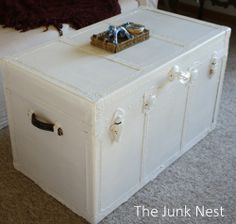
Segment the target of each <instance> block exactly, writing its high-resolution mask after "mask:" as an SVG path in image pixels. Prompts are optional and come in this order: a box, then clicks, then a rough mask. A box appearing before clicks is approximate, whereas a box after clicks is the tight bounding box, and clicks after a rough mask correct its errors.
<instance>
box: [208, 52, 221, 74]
mask: <svg viewBox="0 0 236 224" xmlns="http://www.w3.org/2000/svg"><path fill="white" fill-rule="evenodd" d="M218 61H219V57H218V55H217V53H214V54H213V56H212V58H211V62H210V66H209V78H212V76H214V75H215V74H216V73H217V70H218Z"/></svg>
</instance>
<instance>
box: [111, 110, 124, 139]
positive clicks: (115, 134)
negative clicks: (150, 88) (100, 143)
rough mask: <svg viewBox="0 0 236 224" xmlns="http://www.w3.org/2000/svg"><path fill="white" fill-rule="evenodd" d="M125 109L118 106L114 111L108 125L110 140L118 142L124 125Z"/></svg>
mask: <svg viewBox="0 0 236 224" xmlns="http://www.w3.org/2000/svg"><path fill="white" fill-rule="evenodd" d="M124 116H125V111H124V110H123V109H122V108H118V109H117V110H116V112H115V113H114V116H113V119H112V125H111V126H110V134H111V140H112V142H119V140H120V136H121V132H122V128H123V125H124Z"/></svg>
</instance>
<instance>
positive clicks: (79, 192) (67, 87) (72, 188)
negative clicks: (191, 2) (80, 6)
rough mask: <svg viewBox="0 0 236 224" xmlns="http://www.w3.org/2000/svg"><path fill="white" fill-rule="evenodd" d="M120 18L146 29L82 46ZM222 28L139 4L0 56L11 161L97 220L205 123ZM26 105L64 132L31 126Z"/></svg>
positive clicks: (209, 124)
mask: <svg viewBox="0 0 236 224" xmlns="http://www.w3.org/2000/svg"><path fill="white" fill-rule="evenodd" d="M124 21H134V22H138V23H143V24H145V25H146V26H147V27H148V28H149V29H150V31H151V37H150V39H149V40H147V41H146V42H143V43H140V44H139V45H136V46H133V47H131V48H129V49H126V50H124V51H122V52H120V53H118V54H111V53H108V52H105V51H103V50H101V49H98V48H95V47H93V46H90V44H89V41H90V40H89V37H90V36H91V35H92V34H93V33H94V31H95V30H96V32H100V31H103V30H104V27H107V25H108V24H114V23H119V24H120V23H123V22H124ZM229 34H230V29H228V28H226V27H221V26H217V25H214V24H210V23H205V22H201V21H197V20H193V19H189V18H186V17H183V16H177V15H174V14H170V13H166V12H162V11H160V10H150V9H144V8H140V9H138V10H136V11H133V12H130V13H127V14H124V15H120V16H116V17H114V18H111V19H109V20H106V21H103V22H100V23H98V24H96V25H93V26H90V27H87V28H84V29H81V30H80V31H78V32H76V33H75V34H73V35H68V36H67V37H65V38H62V39H61V40H59V41H55V42H53V43H49V44H47V45H45V46H41V47H38V48H35V49H34V50H31V51H28V52H25V53H24V54H20V55H18V56H17V57H15V58H11V59H10V58H8V59H5V60H4V61H3V63H2V64H3V68H4V71H5V72H4V78H5V92H6V98H7V105H8V114H9V118H10V132H11V140H12V146H13V155H14V165H15V167H16V168H17V169H18V170H20V171H22V172H23V173H24V174H26V175H27V176H29V177H30V178H31V179H33V180H34V181H35V182H36V183H37V184H38V185H39V186H41V187H42V188H43V189H44V190H45V191H47V192H48V193H49V194H51V195H53V196H54V197H55V198H57V199H58V200H59V201H61V202H62V203H63V204H65V205H66V206H67V207H69V208H70V209H72V210H73V211H74V212H76V213H77V214H79V215H81V216H83V217H84V218H86V219H87V220H88V221H90V222H91V223H97V222H99V221H100V220H101V219H103V218H104V217H105V216H106V215H107V214H109V213H110V212H111V211H113V210H114V209H115V208H117V207H118V206H119V205H120V204H121V203H122V202H124V201H126V200H127V199H128V198H129V197H130V196H131V195H132V194H134V193H135V192H136V191H137V190H139V189H140V188H141V187H142V186H144V185H145V184H146V183H147V182H148V181H150V180H151V179H152V178H154V177H156V175H157V174H158V173H160V171H161V170H163V169H164V168H165V167H166V166H168V165H169V164H170V163H171V162H173V161H174V160H175V159H176V158H178V157H179V156H181V155H182V154H183V153H184V152H185V151H186V150H188V149H190V147H192V146H193V145H194V144H196V143H197V142H198V141H199V140H200V139H202V138H203V137H204V136H205V135H206V134H207V133H208V132H209V131H210V130H212V128H213V127H214V125H215V121H216V116H217V112H218V107H219V99H220V93H221V89H222V81H223V76H224V68H225V61H226V58H227V50H228V41H229ZM216 52H217V55H218V56H217V63H218V66H217V69H215V70H214V75H212V76H210V75H209V74H210V73H209V71H210V66H211V64H212V57H215V55H216ZM177 66H178V67H177ZM173 68H178V69H177V70H176V69H174V71H175V72H174V75H170V74H172V72H173ZM170 77H171V78H170ZM32 111H33V112H35V113H36V114H37V115H38V116H41V117H42V118H44V119H47V120H49V121H51V122H54V123H56V124H57V125H58V126H60V127H62V129H63V131H64V135H63V136H57V135H56V133H50V132H45V131H42V130H39V129H37V128H35V127H33V126H32V125H31V121H30V118H29V113H32ZM121 112H122V113H121ZM116 123H117V124H118V125H122V126H119V127H113V126H112V125H114V124H116ZM111 127H113V128H111Z"/></svg>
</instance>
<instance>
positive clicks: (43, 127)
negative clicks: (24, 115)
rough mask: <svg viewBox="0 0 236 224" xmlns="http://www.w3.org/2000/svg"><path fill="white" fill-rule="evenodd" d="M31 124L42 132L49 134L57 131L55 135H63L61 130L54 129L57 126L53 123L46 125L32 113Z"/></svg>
mask: <svg viewBox="0 0 236 224" xmlns="http://www.w3.org/2000/svg"><path fill="white" fill-rule="evenodd" d="M31 124H32V125H33V126H34V127H36V128H38V129H41V130H44V131H49V132H54V131H57V134H58V135H59V136H62V135H63V130H62V128H60V127H59V128H58V127H56V126H57V125H56V124H53V123H46V122H43V121H41V119H39V118H38V117H37V116H36V114H35V113H32V114H31Z"/></svg>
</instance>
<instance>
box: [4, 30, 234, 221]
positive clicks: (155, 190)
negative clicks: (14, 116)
mask: <svg viewBox="0 0 236 224" xmlns="http://www.w3.org/2000/svg"><path fill="white" fill-rule="evenodd" d="M138 205H144V206H145V207H148V208H157V209H159V210H160V211H163V207H164V206H165V205H167V206H168V207H170V208H179V207H183V206H184V205H187V207H188V208H191V209H194V208H195V206H205V207H206V208H220V206H222V207H223V208H224V212H223V215H224V217H223V218H200V217H191V218H180V217H178V218H166V217H159V218H150V217H145V218H141V217H137V216H136V209H135V207H134V206H138ZM81 223H86V221H84V220H82V219H81V218H80V217H78V216H77V215H75V214H74V213H72V212H71V211H70V210H69V209H67V208H65V207H64V206H63V205H61V204H60V203H59V202H57V201H56V200H55V199H53V198H52V197H51V196H49V195H47V194H46V193H44V192H43V191H42V190H41V189H40V188H39V187H38V186H37V185H35V184H34V183H33V182H32V181H31V180H29V179H28V178H26V177H25V176H24V175H22V174H21V173H19V172H17V171H16V170H14V169H13V166H12V156H11V146H10V140H9V133H8V129H4V130H1V131H0V224H81ZM131 223H137V224H139V223H140V224H141V223H144V224H149V223H150V224H154V223H155V224H157V223H161V224H172V223H173V224H218V223H222V224H236V32H235V33H234V34H233V38H232V41H231V48H230V56H229V61H228V67H227V72H226V77H225V83H224V89H223V96H222V101H221V109H220V115H219V122H218V125H217V128H216V129H215V130H214V131H213V132H212V133H211V134H209V135H208V136H207V137H206V138H205V139H204V140H202V141H201V142H200V143H199V144H197V145H196V146H195V147H194V148H193V149H192V150H190V151H189V152H188V153H186V154H185V155H184V156H183V157H181V158H180V159H179V160H178V161H176V162H175V163H174V164H172V165H171V166H170V167H169V168H167V169H166V170H165V171H163V172H162V173H161V174H160V175H159V176H158V177H157V178H156V179H155V180H154V181H153V182H151V183H149V184H148V185H147V186H146V187H144V188H143V189H141V190H140V191H139V192H138V193H136V194H135V195H134V196H133V197H132V198H131V199H130V200H129V201H128V202H126V203H124V204H123V205H122V206H120V207H119V208H118V209H116V210H115V211H114V212H113V213H111V214H110V215H109V216H108V217H106V218H105V219H104V220H103V221H102V222H101V224H131Z"/></svg>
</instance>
